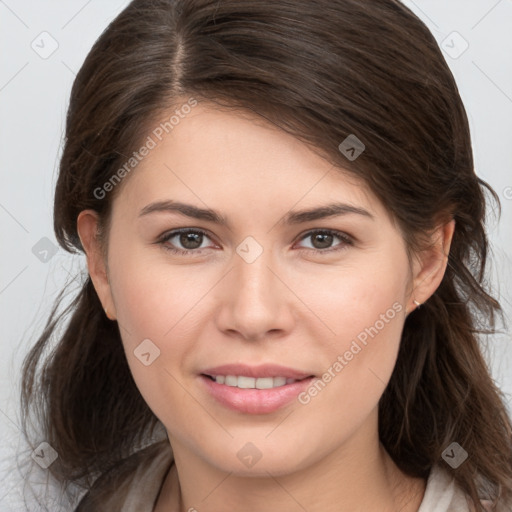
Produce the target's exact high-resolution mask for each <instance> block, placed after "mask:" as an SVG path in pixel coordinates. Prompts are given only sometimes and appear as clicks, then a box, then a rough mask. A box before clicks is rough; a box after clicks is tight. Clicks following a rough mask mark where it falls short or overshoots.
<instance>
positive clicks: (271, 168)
mask: <svg viewBox="0 0 512 512" xmlns="http://www.w3.org/2000/svg"><path fill="white" fill-rule="evenodd" d="M169 117H170V116H169V115H164V116H162V118H161V119H159V120H155V122H154V126H155V129H156V128H157V127H159V126H160V127H161V126H162V125H163V126H165V125H164V124H163V123H164V122H165V120H168V119H169ZM167 129H168V133H164V134H163V136H162V137H161V140H158V139H157V138H156V136H155V135H154V133H155V130H154V129H153V130H152V131H150V132H149V133H148V137H149V138H151V139H152V140H153V141H154V144H151V146H153V147H152V148H151V149H150V150H149V151H147V154H146V155H145V156H144V157H143V158H141V160H140V162H139V163H138V164H137V166H136V168H135V169H134V171H133V172H132V173H131V175H130V176H129V179H128V180H126V182H125V183H123V187H122V188H123V189H124V190H123V191H122V193H121V194H120V196H121V197H120V199H121V202H123V203H125V204H126V205H127V206H131V207H137V208H139V209H140V208H143V207H144V206H146V205H147V204H148V203H149V202H154V201H166V200H169V199H173V200H182V201H187V202H189V203H193V204H197V205H198V206H203V207H204V206H205V205H209V206H210V207H211V208H215V209H216V210H221V211H226V212H227V210H229V209H230V208H234V209H235V210H237V209H240V208H243V209H248V208H251V207H254V209H255V213H256V212H257V211H261V209H265V208H276V206H281V207H282V208H284V209H286V210H289V209H291V208H292V207H293V206H294V205H296V206H297V207H298V209H303V208H306V207H310V206H318V205H319V204H326V203H332V202H335V201H336V202H339V201H343V202H346V203H347V202H348V203H351V204H353V205H358V206H361V207H364V208H365V209H366V210H368V211H370V212H371V213H373V214H374V215H375V216H379V215H383V214H384V215H385V214H386V212H385V210H384V209H383V206H382V205H381V204H380V202H379V201H378V199H377V198H376V197H375V196H374V195H373V193H372V192H371V191H370V190H369V188H368V186H367V185H366V183H365V182H364V181H363V180H362V179H360V178H358V177H356V176H355V175H354V174H352V173H349V171H348V170H346V169H343V168H340V167H335V166H333V165H332V164H331V163H330V162H328V161H327V160H325V159H323V158H321V157H320V156H319V155H318V154H317V153H315V152H314V151H313V150H312V149H311V148H310V147H309V146H307V145H306V144H304V143H303V142H302V141H299V140H298V139H296V138H295V137H293V136H292V135H291V134H288V133H286V132H284V131H283V130H281V129H279V128H278V127H276V126H275V125H273V124H272V123H270V122H268V121H266V120H265V119H262V118H261V117H260V116H258V115H256V114H254V113H252V112H249V111H245V110H228V109H222V110H221V109H219V108H218V107H217V106H216V105H213V104H209V103H204V102H203V103H198V104H197V105H196V106H195V107H194V108H193V109H191V111H190V112H189V113H188V114H187V115H185V116H183V117H182V118H180V119H179V121H178V122H177V123H176V124H174V125H173V126H172V128H170V127H169V126H167ZM157 133H158V132H157ZM145 140H146V141H147V140H149V139H145ZM116 202H117V198H116Z"/></svg>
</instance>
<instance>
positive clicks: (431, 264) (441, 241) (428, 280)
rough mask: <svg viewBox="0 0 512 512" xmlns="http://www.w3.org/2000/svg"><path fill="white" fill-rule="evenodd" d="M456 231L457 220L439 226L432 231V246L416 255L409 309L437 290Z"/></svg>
mask: <svg viewBox="0 0 512 512" xmlns="http://www.w3.org/2000/svg"><path fill="white" fill-rule="evenodd" d="M454 231H455V220H454V219H452V220H451V221H450V222H448V223H447V224H444V225H441V226H438V227H437V228H436V229H435V230H434V232H433V233H432V238H431V240H432V243H431V245H430V247H428V248H427V249H426V250H424V251H422V252H421V253H420V254H418V255H416V258H415V262H414V265H413V290H412V293H411V297H410V298H409V303H408V306H407V311H412V310H413V309H415V308H416V307H418V306H417V304H415V303H414V301H415V300H416V301H418V302H419V303H420V304H423V303H424V302H426V301H427V300H428V299H429V297H431V296H432V295H433V294H434V292H435V291H436V290H437V288H438V287H439V285H440V284H441V281H442V280H443V276H444V274H445V271H446V266H447V264H448V254H449V253H450V246H451V243H452V239H453V233H454Z"/></svg>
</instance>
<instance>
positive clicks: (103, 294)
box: [77, 210, 116, 320]
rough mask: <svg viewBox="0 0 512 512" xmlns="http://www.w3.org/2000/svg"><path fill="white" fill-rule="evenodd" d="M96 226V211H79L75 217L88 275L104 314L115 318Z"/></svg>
mask: <svg viewBox="0 0 512 512" xmlns="http://www.w3.org/2000/svg"><path fill="white" fill-rule="evenodd" d="M98 227H99V217H98V213H97V212H96V211H94V210H83V211H81V212H80V214H79V215H78V218H77V231H78V236H79V237H80V241H81V242H82V247H83V248H84V251H85V255H86V258H87V267H88V269H89V275H90V276H91V280H92V282H93V285H94V288H95V290H96V293H97V294H98V297H99V299H100V302H101V304H102V306H103V309H104V310H105V314H106V315H107V317H108V318H109V319H110V320H115V319H116V310H115V306H114V301H113V299H112V293H111V289H110V282H109V278H108V265H107V261H106V257H105V256H104V254H103V251H102V247H101V244H100V239H99V236H98V233H99V231H98Z"/></svg>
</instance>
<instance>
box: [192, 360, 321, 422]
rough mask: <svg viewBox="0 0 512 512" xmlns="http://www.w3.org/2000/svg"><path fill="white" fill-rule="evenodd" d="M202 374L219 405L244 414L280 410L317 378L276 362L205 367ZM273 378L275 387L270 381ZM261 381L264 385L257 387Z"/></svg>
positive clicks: (205, 387) (202, 382)
mask: <svg viewBox="0 0 512 512" xmlns="http://www.w3.org/2000/svg"><path fill="white" fill-rule="evenodd" d="M199 377H200V378H199V381H200V383H201V386H203V389H204V390H205V391H206V392H207V393H208V394H209V395H210V396H211V397H212V398H214V399H215V400H216V402H217V403H218V404H221V405H223V406H224V407H227V408H228V409H231V410H234V411H237V412H239V413H244V414H269V413H272V412H274V411H277V410H278V409H281V408H282V407H284V406H286V405H289V404H291V403H292V402H293V401H294V400H295V399H296V397H297V395H298V394H299V393H301V392H302V391H304V389H306V388H307V387H308V386H309V385H310V384H311V382H312V381H313V380H314V376H313V375H312V374H310V373H307V372H303V371H300V370H296V369H294V368H287V367H284V366H280V365H274V364H267V365H261V366H246V365H239V364H228V365H222V366H216V367H215V368H208V369H206V370H204V372H202V373H201V374H200V375H199ZM235 379H236V385H234V384H235ZM226 380H227V381H228V382H227V383H226ZM253 380H254V384H255V385H254V386H253V385H252V384H253ZM270 380H272V382H273V386H272V387H270V386H269V385H268V384H267V383H268V381H270ZM258 382H260V383H262V384H263V386H258V385H257V383H258ZM240 384H242V386H240ZM246 384H247V385H246Z"/></svg>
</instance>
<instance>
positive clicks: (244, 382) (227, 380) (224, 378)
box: [215, 375, 295, 389]
mask: <svg viewBox="0 0 512 512" xmlns="http://www.w3.org/2000/svg"><path fill="white" fill-rule="evenodd" d="M215 382H217V383H218V384H225V385H226V386H232V387H238V388H241V389H271V388H277V387H280V386H284V385H285V384H291V383H292V382H295V379H287V378H286V377H259V378H255V377H245V376H243V375H239V376H236V375H217V376H216V377H215Z"/></svg>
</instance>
